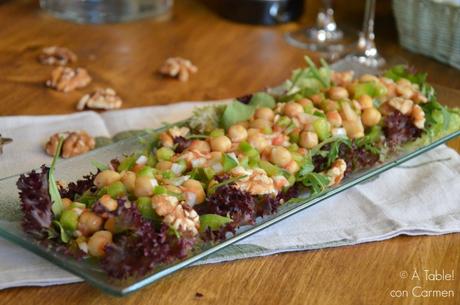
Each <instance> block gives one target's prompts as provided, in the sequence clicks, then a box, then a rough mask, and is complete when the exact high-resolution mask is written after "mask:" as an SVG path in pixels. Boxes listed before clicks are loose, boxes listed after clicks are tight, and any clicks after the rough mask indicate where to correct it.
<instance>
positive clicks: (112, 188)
mask: <svg viewBox="0 0 460 305" xmlns="http://www.w3.org/2000/svg"><path fill="white" fill-rule="evenodd" d="M107 194H109V195H110V197H112V198H118V197H121V196H123V195H125V194H126V187H125V185H124V184H123V183H122V182H121V181H116V182H114V183H112V184H111V185H109V186H108V187H107Z"/></svg>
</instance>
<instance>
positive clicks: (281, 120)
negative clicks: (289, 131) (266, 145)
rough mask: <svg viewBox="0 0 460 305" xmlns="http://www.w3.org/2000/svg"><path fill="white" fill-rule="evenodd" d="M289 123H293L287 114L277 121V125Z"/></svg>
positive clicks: (282, 125) (284, 125) (285, 125)
mask: <svg viewBox="0 0 460 305" xmlns="http://www.w3.org/2000/svg"><path fill="white" fill-rule="evenodd" d="M289 124H291V119H290V118H288V117H287V116H282V117H280V118H279V120H278V121H277V122H276V125H278V126H281V127H287V126H288V125H289Z"/></svg>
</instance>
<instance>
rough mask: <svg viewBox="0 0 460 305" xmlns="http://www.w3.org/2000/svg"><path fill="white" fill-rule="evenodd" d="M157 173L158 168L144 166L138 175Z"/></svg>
mask: <svg viewBox="0 0 460 305" xmlns="http://www.w3.org/2000/svg"><path fill="white" fill-rule="evenodd" d="M155 174H156V170H155V169H154V168H152V167H150V166H144V167H143V168H141V169H140V170H139V171H138V172H137V174H136V176H137V177H154V176H155Z"/></svg>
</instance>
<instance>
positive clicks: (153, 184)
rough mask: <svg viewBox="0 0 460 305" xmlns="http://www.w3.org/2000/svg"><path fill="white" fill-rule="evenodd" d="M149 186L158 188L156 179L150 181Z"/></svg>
mask: <svg viewBox="0 0 460 305" xmlns="http://www.w3.org/2000/svg"><path fill="white" fill-rule="evenodd" d="M150 184H151V185H152V187H155V186H158V181H157V179H155V178H152V179H150Z"/></svg>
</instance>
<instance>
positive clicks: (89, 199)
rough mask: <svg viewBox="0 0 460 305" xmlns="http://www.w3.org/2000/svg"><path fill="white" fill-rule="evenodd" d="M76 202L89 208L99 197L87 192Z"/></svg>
mask: <svg viewBox="0 0 460 305" xmlns="http://www.w3.org/2000/svg"><path fill="white" fill-rule="evenodd" d="M76 200H77V201H78V202H81V203H84V204H86V205H88V206H92V205H93V204H94V203H95V202H96V201H97V196H96V194H93V193H92V192H90V191H86V192H84V193H83V194H82V195H81V196H79V197H77V198H76Z"/></svg>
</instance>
